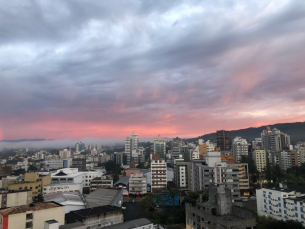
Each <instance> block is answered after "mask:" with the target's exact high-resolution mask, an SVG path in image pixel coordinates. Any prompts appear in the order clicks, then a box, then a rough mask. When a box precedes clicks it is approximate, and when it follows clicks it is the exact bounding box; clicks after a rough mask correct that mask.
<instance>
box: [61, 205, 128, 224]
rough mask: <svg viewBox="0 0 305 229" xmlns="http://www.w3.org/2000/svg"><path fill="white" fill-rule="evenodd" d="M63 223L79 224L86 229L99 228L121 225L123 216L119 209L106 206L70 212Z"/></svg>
mask: <svg viewBox="0 0 305 229" xmlns="http://www.w3.org/2000/svg"><path fill="white" fill-rule="evenodd" d="M65 221H66V223H67V224H69V223H75V222H81V223H83V224H85V225H86V226H87V228H89V227H90V228H101V227H106V226H110V225H116V224H118V223H123V221H124V216H123V212H122V211H121V209H120V208H118V207H113V206H108V205H107V206H100V207H93V208H86V209H82V210H78V211H71V212H69V213H67V214H66V216H65Z"/></svg>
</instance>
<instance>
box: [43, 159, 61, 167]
mask: <svg viewBox="0 0 305 229" xmlns="http://www.w3.org/2000/svg"><path fill="white" fill-rule="evenodd" d="M46 167H47V169H61V168H63V159H58V160H47V161H46Z"/></svg>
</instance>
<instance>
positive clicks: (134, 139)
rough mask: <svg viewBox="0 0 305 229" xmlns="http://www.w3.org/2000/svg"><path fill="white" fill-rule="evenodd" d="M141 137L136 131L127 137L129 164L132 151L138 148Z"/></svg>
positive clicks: (126, 146) (126, 147)
mask: <svg viewBox="0 0 305 229" xmlns="http://www.w3.org/2000/svg"><path fill="white" fill-rule="evenodd" d="M138 141H139V137H138V135H137V134H135V132H133V133H132V134H131V135H129V136H128V137H126V138H125V154H126V156H127V165H130V163H131V158H132V151H133V150H137V149H138Z"/></svg>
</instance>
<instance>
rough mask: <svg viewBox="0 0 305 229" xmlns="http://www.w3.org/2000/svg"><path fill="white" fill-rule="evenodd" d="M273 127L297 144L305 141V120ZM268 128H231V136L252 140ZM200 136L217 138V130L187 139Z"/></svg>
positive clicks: (192, 140) (193, 139) (208, 138)
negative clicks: (287, 135)
mask: <svg viewBox="0 0 305 229" xmlns="http://www.w3.org/2000/svg"><path fill="white" fill-rule="evenodd" d="M269 126H270V127H271V129H273V128H277V129H279V130H280V131H281V132H284V133H286V134H289V135H290V139H291V143H292V144H296V143H297V142H300V141H303V142H304V141H305V122H295V123H278V124H274V125H269ZM265 129H266V126H261V127H256V128H254V127H250V128H246V129H241V130H231V131H229V138H230V139H231V140H232V139H233V138H235V137H236V136H240V137H242V138H245V139H247V140H248V141H252V140H253V139H254V138H259V137H260V136H261V133H262V131H263V130H265ZM199 138H202V139H204V140H216V131H215V133H211V134H205V135H202V136H199V137H197V138H192V139H187V141H188V142H195V141H198V139H199Z"/></svg>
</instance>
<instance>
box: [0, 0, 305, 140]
mask: <svg viewBox="0 0 305 229" xmlns="http://www.w3.org/2000/svg"><path fill="white" fill-rule="evenodd" d="M0 12H1V13H0V31H1V36H0V46H1V49H0V61H1V65H0V71H1V73H0V74H1V75H0V80H1V84H0V107H1V109H0V130H2V131H0V134H1V132H2V135H3V136H4V137H5V138H16V137H17V136H23V135H22V133H21V132H22V131H24V130H29V133H30V134H31V136H35V135H45V136H46V137H48V138H63V137H69V136H70V135H69V134H68V131H69V130H71V131H73V132H75V129H76V131H77V128H76V126H77V125H80V126H81V127H82V128H83V127H86V126H94V125H97V126H100V129H103V128H104V129H103V130H100V129H99V131H98V132H100V133H101V135H100V136H107V131H110V129H111V128H114V129H115V130H114V131H117V135H115V134H113V136H114V137H116V136H118V137H122V134H121V133H120V131H119V130H120V128H119V127H118V126H120V127H121V129H124V130H123V132H124V134H125V131H126V132H127V131H129V128H132V126H134V127H136V128H142V129H145V128H146V129H147V128H148V129H149V128H155V126H154V124H159V125H161V126H162V125H163V127H164V129H160V130H159V129H158V131H160V132H162V131H163V132H162V133H167V134H171V133H173V132H175V134H176V133H177V134H184V133H183V131H185V132H186V133H185V134H191V133H192V132H193V133H194V134H195V133H196V134H197V133H199V134H200V133H202V132H205V131H208V130H203V129H202V127H204V126H205V125H208V126H209V128H212V124H210V123H214V125H215V129H217V128H218V125H224V126H223V128H233V129H236V127H235V126H234V125H241V123H242V124H243V125H248V126H250V125H256V124H257V123H261V122H262V119H263V118H264V119H265V121H266V122H268V121H269V120H270V121H271V120H273V119H272V117H274V112H275V111H278V109H277V107H274V106H277V105H278V99H279V97H280V98H281V102H282V104H281V105H282V106H296V107H297V106H298V105H300V104H304V103H305V101H304V100H305V99H304V97H302V96H303V95H304V90H302V88H304V87H305V86H304V85H305V82H304V79H305V77H304V72H305V71H304V70H305V69H304V67H303V66H304V65H303V60H304V57H305V51H304V49H302V48H301V47H303V46H304V45H305V33H304V31H305V16H304V15H305V3H304V2H303V1H279V2H277V4H274V3H272V2H269V1H259V2H257V1H247V2H244V3H241V2H239V1H233V0H232V1H226V2H225V3H219V2H215V1H204V2H202V1H182V0H181V1H161V0H160V1H90V2H88V1H59V0H58V1H57V0H55V1H52V3H50V2H48V1H24V2H19V1H7V2H4V3H3V4H2V5H1V6H0ZM302 98H303V99H302ZM273 105H274V106H273ZM253 109H256V112H253V113H251V112H250V111H251V110H253ZM278 112H279V111H278ZM303 113H305V111H304V108H303V107H302V106H299V108H298V114H300V115H301V114H303ZM221 114H222V115H223V116H221ZM285 115H293V112H292V111H291V112H290V113H289V112H288V111H286V110H285V111H283V119H282V120H279V121H283V122H284V121H285ZM198 117H202V118H201V119H199V118H198ZM224 117H225V118H226V119H224ZM236 117H240V119H245V121H243V122H241V121H240V122H239V124H236V122H234V120H235V119H236ZM289 117H290V116H289ZM298 118H299V116H297V115H296V116H295V119H296V120H297V119H298ZM246 119H247V120H248V122H247V121H246ZM185 120H186V121H185ZM222 120H232V121H231V122H229V123H228V122H226V121H222ZM290 120H291V119H290ZM198 122H200V125H195V124H194V123H198ZM63 123H67V125H65V126H64V128H65V129H66V131H67V132H66V135H64V134H62V133H61V134H60V135H56V134H52V133H55V132H56V130H55V129H54V128H55V127H56V126H61V125H62V124H63ZM208 123H209V124H208ZM184 125H189V126H194V125H195V126H196V128H195V129H194V130H192V129H191V128H185V127H184ZM38 126H42V127H41V131H40V132H39V128H38ZM53 126H54V128H53ZM161 126H159V127H160V128H161ZM117 127H118V128H117ZM116 128H117V129H116ZM219 128H220V126H219ZM44 131H45V132H44ZM156 131H157V130H156ZM16 132H18V134H16ZM80 132H81V131H80ZM123 132H122V133H123ZM147 133H148V134H147V136H151V134H150V133H153V134H155V132H153V131H152V132H150V131H149V130H148V131H147ZM84 134H86V136H87V133H84ZM25 135H26V134H25ZM89 135H90V133H89ZM94 136H95V137H99V135H96V134H95V135H94ZM0 137H1V136H0ZM80 137H83V136H82V135H81V133H79V135H78V138H80ZM23 138H26V136H24V137H23Z"/></svg>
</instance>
